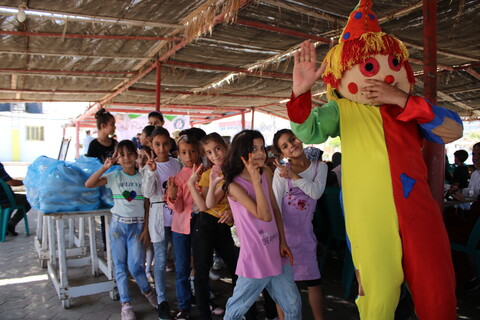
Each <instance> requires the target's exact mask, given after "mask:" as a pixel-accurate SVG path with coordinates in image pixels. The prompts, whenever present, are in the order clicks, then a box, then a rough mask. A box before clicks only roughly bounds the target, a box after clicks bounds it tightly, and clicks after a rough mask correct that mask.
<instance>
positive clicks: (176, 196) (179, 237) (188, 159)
mask: <svg viewBox="0 0 480 320" xmlns="http://www.w3.org/2000/svg"><path fill="white" fill-rule="evenodd" d="M199 150H200V149H199V142H198V140H197V139H196V138H195V137H193V136H189V135H183V136H180V138H179V140H178V155H179V157H180V160H182V162H183V164H184V167H183V168H182V170H181V171H180V172H179V173H178V174H177V175H176V176H175V177H171V178H169V179H168V183H167V195H168V196H167V203H168V207H169V208H170V209H172V210H173V219H172V242H173V252H174V255H175V275H176V290H177V300H178V308H179V309H180V310H179V312H178V314H177V317H176V319H178V320H188V319H189V318H190V308H191V302H190V300H191V298H192V293H191V289H190V280H189V276H190V255H191V253H190V252H191V236H190V234H191V229H192V228H193V226H194V225H195V220H196V215H197V213H198V208H197V207H196V205H195V204H194V202H193V199H192V195H191V194H190V191H189V190H188V186H187V181H188V179H189V178H190V176H191V175H192V172H193V171H192V168H193V166H194V165H196V166H198V165H199V164H200V160H201V158H200V156H199Z"/></svg>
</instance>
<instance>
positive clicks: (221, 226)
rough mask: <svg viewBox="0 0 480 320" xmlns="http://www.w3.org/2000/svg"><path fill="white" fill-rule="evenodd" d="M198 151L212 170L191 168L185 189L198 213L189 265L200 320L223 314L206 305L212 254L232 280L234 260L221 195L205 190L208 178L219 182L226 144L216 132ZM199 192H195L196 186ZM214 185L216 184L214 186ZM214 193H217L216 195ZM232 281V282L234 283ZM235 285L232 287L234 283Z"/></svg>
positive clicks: (228, 217) (227, 210)
mask: <svg viewBox="0 0 480 320" xmlns="http://www.w3.org/2000/svg"><path fill="white" fill-rule="evenodd" d="M201 142H202V147H203V151H204V153H205V155H206V156H207V158H208V160H209V161H210V162H211V163H213V164H214V169H213V170H212V169H208V170H207V171H205V172H203V174H201V175H200V172H201V170H202V168H203V165H202V164H201V165H200V166H198V168H197V167H196V166H194V167H193V173H192V175H191V176H190V178H189V179H188V182H187V186H188V189H189V191H190V193H191V195H192V198H193V201H195V203H196V205H197V206H198V209H199V210H200V213H199V214H198V218H197V222H196V224H195V228H194V231H192V247H193V250H192V251H193V258H194V259H193V261H194V268H195V297H196V302H197V306H198V309H199V310H200V318H201V319H211V318H212V312H213V314H215V315H220V314H222V313H223V309H221V308H217V307H215V306H214V305H213V304H212V305H209V288H208V280H209V270H210V268H211V267H212V264H213V261H212V256H213V250H217V251H218V253H219V254H220V255H221V257H222V258H223V261H224V262H225V263H226V265H227V267H228V270H229V271H230V273H231V275H232V277H233V276H234V275H235V268H236V265H237V258H236V256H235V251H234V250H235V249H234V246H235V245H234V243H233V240H232V235H231V233H230V226H231V225H232V223H233V219H232V212H231V211H230V206H229V204H228V200H227V198H226V197H225V192H223V190H222V189H221V188H211V189H210V188H209V185H210V181H211V178H213V179H216V178H217V177H218V178H219V179H220V180H223V177H222V176H221V172H219V171H220V170H219V169H220V166H221V164H222V163H223V160H224V158H225V157H226V154H227V148H228V147H227V144H226V143H225V141H224V140H223V138H222V137H221V136H220V135H219V134H218V133H216V132H214V133H211V134H209V135H207V136H205V137H204V138H203V139H202V141H201ZM197 183H198V187H200V188H201V191H200V192H199V191H198V189H197V186H196V184H197ZM217 184H218V183H217ZM216 191H217V192H216ZM207 192H208V193H209V194H210V195H211V197H212V199H211V203H206V201H205V199H206V197H207ZM234 280H235V279H234ZM234 285H235V283H234Z"/></svg>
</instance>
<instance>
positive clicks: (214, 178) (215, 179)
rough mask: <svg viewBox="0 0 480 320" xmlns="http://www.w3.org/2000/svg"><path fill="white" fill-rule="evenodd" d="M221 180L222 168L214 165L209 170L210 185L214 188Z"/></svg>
mask: <svg viewBox="0 0 480 320" xmlns="http://www.w3.org/2000/svg"><path fill="white" fill-rule="evenodd" d="M222 180H223V174H222V168H221V167H220V166H217V165H214V166H213V167H212V170H210V185H213V186H214V187H216V186H217V185H218V184H219V183H220V182H221V181H222Z"/></svg>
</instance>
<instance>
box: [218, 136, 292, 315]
mask: <svg viewBox="0 0 480 320" xmlns="http://www.w3.org/2000/svg"><path fill="white" fill-rule="evenodd" d="M266 156H267V154H266V152H265V140H264V138H263V136H262V134H261V133H260V132H258V131H256V130H243V131H241V132H240V133H238V134H237V135H236V136H235V137H234V139H233V142H232V145H231V148H230V152H229V154H228V156H227V160H226V161H225V162H224V164H223V166H222V171H223V174H224V177H225V184H224V190H225V191H226V192H227V193H228V201H229V203H230V207H231V210H232V213H233V218H234V220H235V224H236V226H237V232H238V237H239V239H240V256H239V259H238V263H237V270H236V274H237V275H238V280H237V283H236V286H235V289H234V291H233V295H232V297H230V299H228V302H227V310H226V313H225V317H224V319H227V320H229V319H241V318H242V317H243V315H244V314H245V313H246V312H247V310H248V309H249V308H250V306H251V305H252V304H253V303H254V302H255V300H256V299H257V297H258V296H259V294H260V292H261V291H262V290H263V289H264V288H266V289H267V291H268V292H269V293H270V295H271V296H272V298H273V300H274V301H275V302H276V303H277V304H278V305H279V306H280V307H281V308H282V310H283V311H284V313H285V319H287V320H290V319H301V309H302V302H301V299H300V294H299V293H298V289H297V287H296V285H295V282H294V280H293V273H292V269H291V267H290V264H293V256H292V254H291V252H290V249H289V248H288V246H287V243H286V240H285V232H284V230H283V223H282V217H281V214H280V210H279V208H278V205H277V203H276V201H275V198H274V194H273V191H272V177H271V176H270V175H268V174H265V173H264V172H263V170H262V169H263V166H264V165H265V160H266ZM286 257H289V258H290V264H288V262H287V261H284V260H286V259H284V258H286Z"/></svg>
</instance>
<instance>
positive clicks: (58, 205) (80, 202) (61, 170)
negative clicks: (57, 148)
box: [40, 161, 100, 213]
mask: <svg viewBox="0 0 480 320" xmlns="http://www.w3.org/2000/svg"><path fill="white" fill-rule="evenodd" d="M87 179H88V176H87V175H86V173H85V172H84V171H83V170H82V169H80V168H79V167H77V166H76V165H75V164H73V163H68V162H64V161H59V162H58V163H56V164H53V165H50V166H49V167H48V168H47V169H46V170H45V172H44V174H43V177H42V178H41V180H42V189H41V190H40V210H41V211H42V212H43V213H52V212H65V211H67V212H68V211H91V210H95V209H98V208H100V191H99V188H93V189H89V188H87V187H85V181H87Z"/></svg>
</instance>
